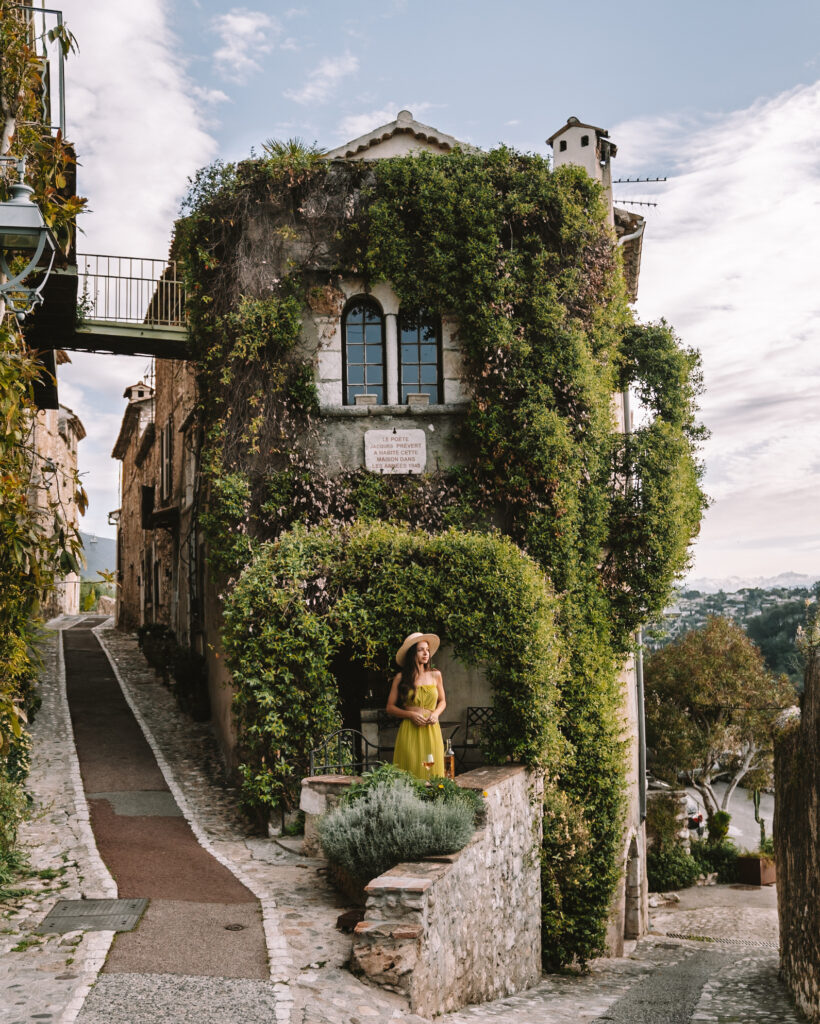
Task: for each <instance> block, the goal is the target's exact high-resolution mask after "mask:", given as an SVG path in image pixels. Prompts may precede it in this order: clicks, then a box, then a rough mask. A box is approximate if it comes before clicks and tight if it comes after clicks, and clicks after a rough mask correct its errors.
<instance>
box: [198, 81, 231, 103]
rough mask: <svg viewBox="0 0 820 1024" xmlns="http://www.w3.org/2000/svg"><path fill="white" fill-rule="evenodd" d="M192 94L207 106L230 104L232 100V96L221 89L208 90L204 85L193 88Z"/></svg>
mask: <svg viewBox="0 0 820 1024" xmlns="http://www.w3.org/2000/svg"><path fill="white" fill-rule="evenodd" d="M191 94H192V95H193V96H195V97H196V98H197V99H198V100H201V101H202V102H203V103H207V104H214V103H229V102H230V99H231V98H230V96H229V95H228V94H227V93H226V92H223V91H222V90H221V89H207V88H205V86H202V85H194V86H193V87H192V88H191Z"/></svg>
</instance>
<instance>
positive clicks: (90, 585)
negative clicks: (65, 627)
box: [80, 580, 117, 612]
mask: <svg viewBox="0 0 820 1024" xmlns="http://www.w3.org/2000/svg"><path fill="white" fill-rule="evenodd" d="M116 592H117V591H116V587H115V586H114V585H113V584H112V583H108V582H97V581H96V580H94V581H92V580H82V582H81V583H80V608H81V610H82V611H84V612H93V611H94V610H95V609H96V607H97V602H98V601H99V599H100V598H101V597H103V596H105V597H114V596H115V595H116Z"/></svg>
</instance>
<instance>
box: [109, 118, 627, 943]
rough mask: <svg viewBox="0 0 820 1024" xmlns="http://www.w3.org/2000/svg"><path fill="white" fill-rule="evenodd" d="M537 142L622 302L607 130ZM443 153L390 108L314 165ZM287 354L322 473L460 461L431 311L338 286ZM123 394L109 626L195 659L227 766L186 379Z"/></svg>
mask: <svg viewBox="0 0 820 1024" xmlns="http://www.w3.org/2000/svg"><path fill="white" fill-rule="evenodd" d="M548 141H549V143H550V144H551V145H552V147H553V151H554V158H553V159H554V163H555V164H556V165H557V166H560V165H561V164H563V163H572V164H576V165H580V166H582V167H584V168H585V169H586V170H587V172H588V173H589V174H590V176H591V177H593V178H595V179H596V180H598V181H599V182H601V184H602V185H603V188H604V191H605V195H606V197H607V201H608V207H609V221H610V224H611V225H612V227H613V228H614V230H615V233H616V235H617V237H618V239H619V245H620V246H621V248H622V253H623V266H624V270H625V275H626V279H627V288H628V291H629V294H630V296H631V297H632V299H633V300H634V298H635V297H636V295H637V287H638V276H639V271H640V260H641V246H642V236H643V228H644V221H643V219H642V218H641V217H638V216H636V215H635V214H632V213H629V212H628V211H625V210H620V209H617V208H615V207H614V206H613V204H612V195H611V171H610V161H611V159H612V157H614V156H615V154H616V147H615V145H614V144H613V143H612V141H611V140H610V139H609V137H608V133H607V132H606V131H604V130H602V129H600V128H596V127H594V126H591V125H587V124H583V123H582V122H580V121H579V120H578V119H577V118H570V119H569V121H568V122H567V124H566V125H564V126H563V127H562V128H561V129H560V130H559V131H558V132H556V133H555V134H554V135H553V136H551V138H550V139H549V140H548ZM455 146H461V147H462V148H467V149H469V148H470V147H467V146H464V144H462V143H459V142H458V141H457V140H456V139H455V138H453V137H452V136H449V135H446V134H444V133H442V132H440V131H438V130H437V129H435V128H433V127H431V126H429V125H424V124H421V123H419V122H418V121H416V120H415V119H414V118H413V116H412V114H411V113H410V112H409V111H406V110H403V111H400V112H399V114H398V116H397V118H396V120H395V121H393V122H391V123H389V124H386V125H383V126H381V127H379V128H376V129H375V130H374V131H372V132H370V133H368V134H366V135H363V136H361V137H360V138H357V139H354V140H353V141H351V142H349V143H347V144H345V145H343V146H340V147H338V148H336V149H333V150H330V151H329V152H327V153H326V154H325V157H326V159H328V160H340V161H360V160H363V161H368V160H378V159H381V158H384V157H402V156H410V155H412V154H414V153H418V152H419V151H429V152H432V153H447V152H449V151H450V150H452V149H453V148H454V147H455ZM256 230H257V233H258V231H259V230H260V229H258V228H257V229H256ZM250 244H251V245H253V244H257V245H258V248H259V252H260V253H262V251H263V249H264V244H265V242H264V239H259V240H258V241H257V243H254V242H253V240H251V243H250ZM260 259H261V256H260ZM301 349H302V352H303V353H304V354H307V355H309V356H310V357H311V358H312V361H313V366H314V372H315V381H316V385H317V390H318V396H319V404H320V416H319V417H318V425H317V429H318V432H319V440H318V445H317V452H318V456H319V460H320V463H321V465H322V467H323V468H324V469H325V470H326V471H327V472H329V473H331V474H332V473H334V472H341V471H346V470H352V469H358V468H362V469H366V470H369V471H372V472H376V473H384V472H387V473H395V472H399V473H423V472H425V471H428V472H429V471H432V470H435V469H437V468H446V467H450V466H453V465H456V464H458V463H459V462H460V461H461V460H462V458H463V453H462V451H461V449H460V446H459V443H458V441H457V437H456V431H457V428H458V426H459V424H460V423H461V421H462V419H463V417H464V414H465V411H466V409H467V407H468V404H469V401H470V393H469V389H468V387H467V385H466V383H465V377H464V373H463V370H462V357H461V352H460V349H459V342H458V325H457V323H455V322H454V321H453V320H452V319H451V318H449V317H448V316H447V315H446V313H445V314H443V315H440V316H439V315H436V316H420V315H419V313H418V311H416V310H405V309H403V308H402V307H401V304H400V302H399V299H398V296H397V294H396V293H395V291H394V290H393V288H392V287H391V285H390V284H389V283H386V282H381V283H377V284H375V285H373V286H372V287H370V288H368V289H365V286H364V282H363V281H362V280H359V279H356V278H355V277H349V278H346V279H343V280H341V281H340V282H339V285H338V289H337V290H334V291H333V292H332V293H331V292H330V291H328V292H327V293H325V294H319V295H316V296H315V299H314V301H312V302H311V305H310V308H306V309H305V310H304V314H303V320H302V337H301ZM125 398H126V399H127V400H128V405H127V407H126V411H125V415H124V417H123V422H122V427H121V430H120V434H119V437H118V439H117V442H116V445H115V448H114V452H113V456H114V457H115V458H116V459H119V460H120V461H121V463H122V471H121V472H122V489H121V507H120V510H119V513H118V559H119V561H118V572H119V580H120V587H119V597H118V610H117V621H118V625H119V626H120V627H121V628H124V629H133V628H134V627H135V626H137V625H141V624H145V623H151V622H157V623H163V624H166V625H168V626H170V627H171V628H172V629H173V630H174V631H175V633H176V635H177V637H178V639H179V640H180V641H181V642H183V643H186V644H189V645H190V646H191V647H192V648H193V649H194V650H197V651H198V652H199V653H201V654H203V655H204V656H205V657H206V658H207V661H208V670H209V688H210V698H211V707H212V714H213V724H214V727H215V730H216V734H217V736H218V738H219V741H220V743H221V746H222V749H223V751H224V753H225V756H226V759H227V760H228V762H229V763H230V762H231V760H232V758H233V756H234V753H233V752H234V749H235V745H236V736H235V732H234V724H233V720H232V713H231V696H232V690H231V686H230V675H229V673H228V671H227V669H226V668H225V661H224V658H223V657H222V654H221V646H220V622H221V618H220V602H219V599H218V594H217V593H216V591H215V588H214V586H213V585H212V584H211V583H210V582H209V580H208V578H207V573H206V571H205V570H206V566H205V550H204V547H203V545H202V543H201V538H200V537H199V535H198V533H197V523H196V510H197V501H198V490H199V489H198V463H197V458H198V450H199V449H198V443H199V439H198V436H197V433H196V425H195V419H194V407H195V401H196V394H195V381H194V375H193V372H192V370H191V368H190V366H189V365H188V364H186V363H183V362H176V361H172V360H158V361H157V363H156V380H155V382H154V386H153V387H149V386H147V385H145V384H144V383H138V384H136V385H134V386H132V387H129V388H127V389H126V392H125ZM613 416H614V417H615V418H616V419H617V420H618V422H619V423H620V425H621V427H622V428H624V427H627V426H628V424H627V423H625V419H624V402H623V399H622V396H620V395H615V396H613ZM437 664H438V665H439V666H440V667H441V669H442V671H443V673H444V676H445V679H446V680H447V687H448V717H450V718H453V719H454V720H459V719H461V718H463V716H464V714H465V712H466V709H467V707H468V706H482V705H489V704H490V703H491V695H490V690H489V684H488V683H487V681H486V679H485V678H484V676H483V674H482V673H481V672H480V671H478V670H475V669H468V668H467V667H465V666H463V665H461V664H459V663H458V662H456V661H455V659H453V658H452V657H450V656H449V654H448V652H447V650H446V649H444V650H442V652H441V653H440V656H439V657H438V658H437ZM621 683H622V692H623V710H624V720H625V726H624V728H625V734H626V736H627V738H628V739H629V741H630V742H631V756H630V769H629V778H628V789H629V806H628V814H627V822H626V827H625V831H624V837H623V848H622V866H623V883H622V885H621V886H620V889H619V892H618V895H617V897H616V900H615V904H614V907H613V912H612V916H611V927H610V932H609V945H610V948H611V950H612V951H613V952H614V953H617V952H619V951H620V950H621V949H622V946H623V940H624V937H636V936H638V935H640V934H641V933H642V932H643V931H644V930H645V928H646V924H647V909H646V879H645V871H644V849H645V841H644V833H643V823H642V814H641V794H640V785H639V777H638V774H639V773H638V766H639V750H638V722H639V719H640V714H641V710H640V706H639V699H638V691H637V688H636V678H635V667H634V665H632V664H631V663H629V664H628V665H627V666H626V667H625V668H624V671H623V674H622V677H621ZM356 724H358V723H356Z"/></svg>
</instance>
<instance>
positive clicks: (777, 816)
mask: <svg viewBox="0 0 820 1024" xmlns="http://www.w3.org/2000/svg"><path fill="white" fill-rule="evenodd" d="M774 846H775V858H776V861H777V909H778V914H779V917H780V966H781V972H782V976H783V979H784V981H785V982H786V985H787V986H788V988H789V991H790V992H791V995H792V998H793V999H794V1001H795V1003H796V1004H797V1006H798V1007H799V1008H800V1009H801V1010H802V1011H803V1013H804V1014H805V1015H806V1016H807V1017H808V1018H809V1020H811V1021H814V1022H820V654H819V653H818V652H817V651H814V652H813V654H812V656H811V657H810V659H809V664H808V668H807V670H806V686H805V693H804V696H803V710H802V715H800V716H798V715H794V716H786V718H785V720H781V723H780V725H779V727H778V730H777V735H776V739H775V801H774Z"/></svg>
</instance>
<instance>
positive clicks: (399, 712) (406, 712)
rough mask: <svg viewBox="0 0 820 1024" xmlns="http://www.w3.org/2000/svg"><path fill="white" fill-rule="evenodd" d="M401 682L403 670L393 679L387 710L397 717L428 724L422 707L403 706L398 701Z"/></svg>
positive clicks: (389, 713)
mask: <svg viewBox="0 0 820 1024" xmlns="http://www.w3.org/2000/svg"><path fill="white" fill-rule="evenodd" d="M400 682H401V672H398V673H397V674H396V677H395V679H394V680H393V685H392V686H391V687H390V696H389V697H388V698H387V707H386V708H385V710H386V711H387V713H388V715H393V716H394V717H395V718H409V719H410V721H411V722H414V723H415V724H416V725H426V724H427V723H426V719H425V718H424V713H423V711H422V709H421V708H401V707H399V705H398V704H397V703H396V701H397V700H398V696H399V683H400Z"/></svg>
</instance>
